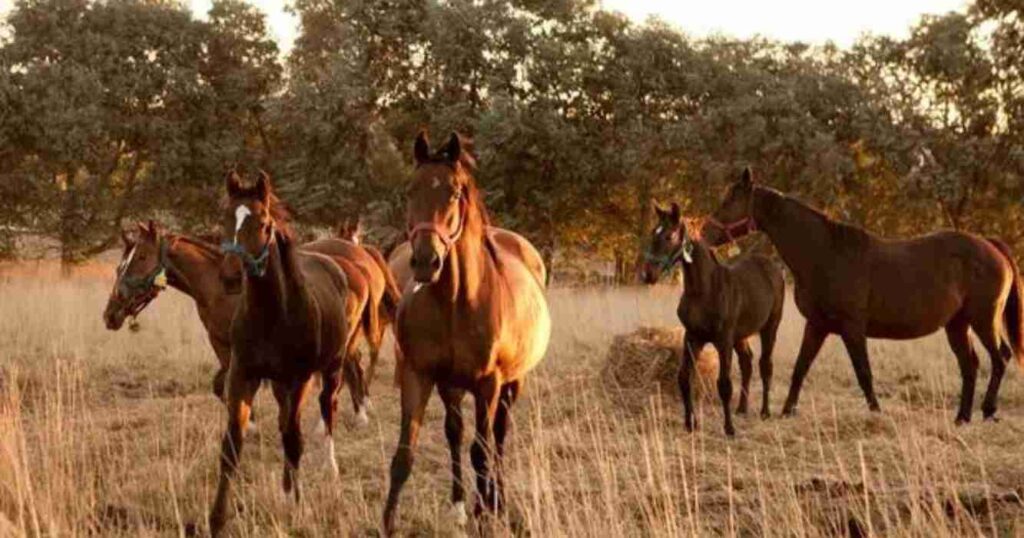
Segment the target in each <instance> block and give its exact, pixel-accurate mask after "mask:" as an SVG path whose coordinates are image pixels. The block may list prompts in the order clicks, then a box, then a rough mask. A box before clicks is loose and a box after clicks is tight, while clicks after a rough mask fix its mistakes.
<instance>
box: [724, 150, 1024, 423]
mask: <svg viewBox="0 0 1024 538" xmlns="http://www.w3.org/2000/svg"><path fill="white" fill-rule="evenodd" d="M754 230H761V231H763V232H764V233H765V234H766V235H767V236H768V237H769V239H771V241H772V243H774V244H775V248H776V249H778V251H779V254H780V255H781V256H782V259H783V260H784V261H785V262H786V265H788V266H789V268H790V270H791V271H792V272H793V277H794V279H795V281H796V286H795V290H794V295H795V298H796V305H797V308H799V309H800V313H801V314H803V316H804V317H805V318H806V319H807V325H806V326H805V328H804V337H803V342H802V343H801V345H800V353H799V355H798V357H797V361H796V366H795V368H794V370H793V382H792V384H791V385H790V387H789V397H788V398H787V399H786V405H785V407H784V408H783V414H785V415H789V414H792V413H793V412H794V411H795V410H796V406H797V401H798V400H799V397H800V386H801V384H802V383H803V381H804V377H805V376H806V375H807V371H808V370H809V369H810V367H811V363H813V362H814V359H815V357H817V355H818V352H819V351H820V350H821V345H822V343H823V342H824V341H825V338H826V337H827V336H828V335H829V334H833V333H834V334H838V335H839V336H840V337H841V338H842V339H843V343H844V344H845V345H846V350H847V352H848V353H849V354H850V359H851V361H852V362H853V369H854V371H855V372H856V374H857V381H858V382H859V384H860V387H861V389H862V390H863V392H864V396H865V398H866V399H867V402H868V406H869V408H870V409H871V410H873V411H878V410H879V405H878V399H877V398H876V397H875V393H874V389H873V387H872V380H871V366H870V364H869V362H868V350H867V339H868V338H886V339H911V338H919V337H922V336H925V335H928V334H931V333H933V332H935V331H937V330H939V329H940V328H943V327H945V329H946V337H947V338H948V339H949V345H950V347H951V348H952V349H953V353H954V354H956V357H957V361H958V363H959V365H960V373H961V375H962V376H963V392H962V394H961V397H960V409H959V412H958V413H957V416H956V422H957V423H958V424H959V423H964V422H969V421H970V420H971V408H972V406H973V400H974V387H975V383H976V380H977V376H978V357H977V355H976V354H975V352H974V349H973V346H972V345H971V340H970V337H969V335H968V329H973V330H974V333H975V334H976V335H977V336H978V339H979V340H980V341H981V344H982V345H983V346H984V347H985V350H986V351H988V354H989V356H990V357H991V359H992V376H991V378H990V379H989V385H988V392H987V393H986V395H985V401H984V403H983V404H982V412H983V413H984V417H985V418H986V419H989V418H994V417H995V413H996V399H997V396H998V392H999V385H1000V383H1001V381H1002V379H1003V373H1004V372H1005V370H1006V361H1008V360H1009V359H1010V357H1011V356H1013V355H1016V356H1017V360H1018V361H1019V362H1020V363H1021V364H1022V365H1024V303H1022V301H1021V290H1020V275H1019V272H1018V270H1017V266H1016V263H1015V262H1014V261H1013V258H1012V257H1011V256H1010V252H1009V249H1007V248H1006V246H1005V245H1004V244H1002V242H1000V241H998V240H992V239H985V238H982V237H978V236H976V235H973V234H968V233H962V232H953V231H943V232H937V233H933V234H929V235H925V236H921V237H915V238H913V239H907V240H891V239H884V238H881V237H878V236H876V235H874V234H872V233H870V232H867V231H865V230H863V229H861V228H858V227H856V226H852V225H849V224H844V223H840V222H836V221H834V220H832V219H830V218H829V217H827V216H826V215H824V214H822V213H821V212H819V211H817V210H815V209H813V208H811V207H809V206H807V205H805V204H803V203H801V202H799V201H797V200H795V199H793V198H791V197H788V196H786V195H784V194H782V193H780V192H778V191H776V190H773V189H769V188H766V187H763V186H760V185H757V184H755V182H754V180H753V176H752V173H751V172H750V170H749V169H747V170H745V171H744V172H743V177H742V178H741V179H740V180H739V181H737V182H736V183H734V184H733V185H732V186H731V187H730V188H729V191H728V193H727V194H726V197H725V199H724V200H723V202H722V204H721V207H719V208H718V211H717V212H715V214H714V219H713V220H711V221H709V222H708V225H705V238H706V239H707V240H708V241H709V242H710V243H711V244H713V245H719V244H722V243H725V242H727V241H730V240H732V239H735V238H737V237H740V236H742V235H745V234H747V233H750V232H752V231H754ZM1004 332H1006V333H1008V337H1009V338H1008V339H1009V343H1010V345H1007V344H1006V343H1005V342H1003V335H1004Z"/></svg>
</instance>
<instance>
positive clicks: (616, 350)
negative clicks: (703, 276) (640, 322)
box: [601, 327, 718, 401]
mask: <svg viewBox="0 0 1024 538" xmlns="http://www.w3.org/2000/svg"><path fill="white" fill-rule="evenodd" d="M682 341H683V329H682V328H681V327H680V328H668V327H641V328H639V329H637V330H635V331H633V332H631V333H629V334H622V335H619V336H616V337H615V340H613V341H612V345H611V347H610V348H609V349H608V354H607V356H606V358H605V363H604V367H603V368H602V369H601V381H602V383H603V384H604V385H605V388H608V389H612V390H617V391H624V392H635V393H637V394H638V395H640V394H647V395H650V394H652V393H654V392H659V391H660V392H661V393H662V394H670V395H672V397H673V398H677V399H678V398H679V385H678V381H677V379H678V374H679V363H680V353H681V346H682ZM717 378H718V354H717V353H716V352H715V350H714V349H712V348H711V347H706V348H704V350H703V352H702V353H701V355H700V357H698V359H697V380H696V382H695V383H694V397H695V398H705V397H715V398H717V396H715V395H714V394H715V390H714V387H715V380H716V379H717ZM642 400H643V401H646V398H642Z"/></svg>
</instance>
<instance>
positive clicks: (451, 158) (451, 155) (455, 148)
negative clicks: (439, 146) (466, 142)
mask: <svg viewBox="0 0 1024 538" xmlns="http://www.w3.org/2000/svg"><path fill="white" fill-rule="evenodd" d="M460 155H462V141H461V140H460V139H459V134H458V133H452V136H451V138H449V139H448V145H447V146H445V147H444V156H445V158H447V159H448V162H450V163H456V162H458V161H459V156H460Z"/></svg>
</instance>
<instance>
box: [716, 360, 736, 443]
mask: <svg viewBox="0 0 1024 538" xmlns="http://www.w3.org/2000/svg"><path fill="white" fill-rule="evenodd" d="M715 349H716V350H717V351H718V397H719V398H720V399H721V400H722V415H723V418H724V419H725V434H726V435H728V436H729V437H732V436H734V435H736V428H735V427H733V424H732V408H731V406H732V345H731V342H729V341H728V340H725V341H722V342H718V343H716V344H715Z"/></svg>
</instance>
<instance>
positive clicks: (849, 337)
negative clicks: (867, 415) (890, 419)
mask: <svg viewBox="0 0 1024 538" xmlns="http://www.w3.org/2000/svg"><path fill="white" fill-rule="evenodd" d="M842 337H843V344H845V345H846V352H847V354H849V355H850V361H851V362H852V363H853V371H854V373H855V374H856V375H857V384H858V385H860V390H861V391H862V392H863V393H864V399H865V400H867V402H868V409H870V410H871V411H880V410H881V409H882V408H881V406H880V405H879V404H878V398H877V397H875V387H874V380H873V376H872V375H871V361H870V360H868V339H867V337H866V336H865V335H864V332H863V331H859V330H858V331H856V332H853V333H850V332H844V333H843V335H842Z"/></svg>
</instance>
